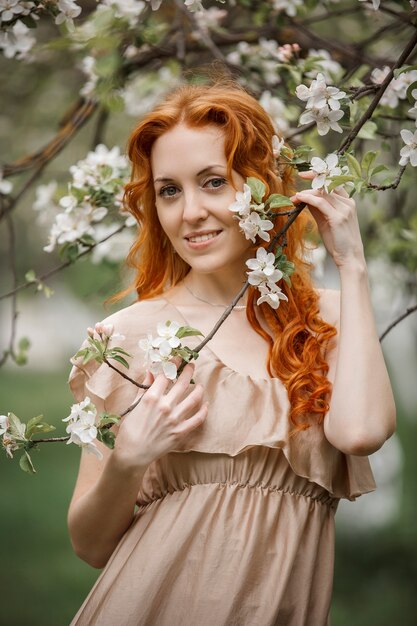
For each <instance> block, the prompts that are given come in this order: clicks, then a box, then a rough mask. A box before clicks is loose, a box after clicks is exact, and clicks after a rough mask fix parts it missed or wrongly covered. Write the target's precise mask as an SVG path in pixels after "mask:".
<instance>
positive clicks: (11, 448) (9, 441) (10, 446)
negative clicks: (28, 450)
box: [2, 432, 19, 459]
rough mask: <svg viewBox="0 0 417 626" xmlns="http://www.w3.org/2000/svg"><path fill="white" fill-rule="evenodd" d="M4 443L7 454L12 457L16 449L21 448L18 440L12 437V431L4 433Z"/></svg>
mask: <svg viewBox="0 0 417 626" xmlns="http://www.w3.org/2000/svg"><path fill="white" fill-rule="evenodd" d="M2 444H3V447H4V449H5V451H6V454H7V456H8V457H9V458H10V459H12V458H13V452H15V451H16V450H18V449H19V446H18V444H17V441H16V439H15V438H14V437H12V435H11V434H10V433H7V432H6V433H4V435H3V439H2Z"/></svg>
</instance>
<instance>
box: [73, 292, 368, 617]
mask: <svg viewBox="0 0 417 626" xmlns="http://www.w3.org/2000/svg"><path fill="white" fill-rule="evenodd" d="M168 319H170V320H175V321H178V322H180V323H183V324H184V323H186V321H185V320H184V319H183V318H182V316H181V314H180V313H179V311H178V309H176V308H175V307H174V306H173V305H172V304H171V303H170V302H168V301H167V300H165V299H163V298H160V299H158V300H153V301H143V302H138V303H136V304H133V305H132V306H130V307H128V308H126V309H123V310H122V311H120V312H118V313H116V314H115V315H112V316H111V317H110V318H108V319H107V320H106V322H112V323H114V325H115V330H116V332H120V333H122V334H123V335H125V336H126V340H125V341H123V342H122V341H120V342H118V343H119V345H123V347H125V348H126V349H127V350H128V351H129V352H131V353H132V354H133V355H134V359H133V362H132V365H131V368H130V375H132V376H133V377H135V376H136V377H138V380H141V378H140V377H141V376H143V371H144V368H143V352H142V351H141V350H140V349H139V348H138V345H137V343H138V341H139V339H141V338H143V337H144V336H146V333H147V332H151V333H154V334H156V333H155V329H156V324H157V322H159V321H162V322H165V321H166V320H168ZM192 342H193V339H191V338H190V340H189V342H188V345H192ZM194 378H195V380H197V381H198V382H200V383H202V384H203V385H204V387H205V389H206V393H207V397H208V398H209V399H210V406H209V414H208V417H207V419H206V421H205V423H204V424H203V425H202V426H201V427H198V428H197V429H195V430H194V431H193V432H192V433H191V434H190V435H189V436H188V438H187V441H186V442H185V443H184V445H181V447H180V448H178V450H176V451H174V452H171V453H169V454H167V455H166V456H164V457H162V458H160V459H159V460H157V461H156V462H153V463H152V464H151V465H150V466H149V467H148V469H147V472H146V474H145V476H144V479H143V483H142V485H141V487H140V490H139V493H138V498H137V505H138V509H137V513H136V515H135V519H134V521H133V523H132V525H131V527H130V528H129V529H128V531H127V532H126V533H125V535H124V536H123V538H122V539H121V541H120V543H119V545H118V546H117V548H116V549H115V551H114V553H113V555H112V556H111V558H110V559H109V561H108V563H107V565H106V567H105V568H104V570H103V571H102V573H101V575H100V576H99V578H98V580H97V582H96V584H95V585H94V587H93V589H92V590H91V592H90V594H89V595H88V597H87V598H86V600H85V602H84V603H83V605H82V606H81V608H80V610H79V611H78V613H77V615H76V616H75V618H74V620H73V621H72V623H71V624H72V626H115V625H117V626H278V625H283V626H325V625H326V624H329V621H328V615H329V607H330V600H331V592H332V582H333V559H334V514H335V511H336V508H337V504H338V501H339V499H340V498H349V499H354V498H355V497H356V496H359V495H360V494H362V493H366V492H369V491H372V490H373V489H374V488H375V484H374V481H373V477H372V473H371V470H370V466H369V462H368V459H367V458H366V457H352V456H346V455H344V454H343V453H341V452H339V451H338V450H336V449H335V448H334V447H333V446H332V445H331V444H330V443H329V442H328V441H327V440H326V439H325V437H324V434H323V429H322V427H319V426H316V427H312V428H310V429H309V430H306V431H304V432H301V433H299V434H298V435H296V436H295V437H291V438H289V430H290V426H289V420H288V398H287V393H286V390H285V388H284V386H283V385H282V383H281V382H280V381H279V380H278V379H270V380H265V379H253V378H251V377H249V376H245V375H242V374H239V373H237V372H235V371H234V370H232V369H230V368H229V367H228V366H226V365H225V364H224V363H222V362H221V361H220V360H219V358H218V357H216V355H215V354H214V353H213V352H212V351H211V350H210V349H209V347H208V346H207V347H206V348H204V349H203V350H202V352H201V355H200V357H199V359H198V361H197V362H196V370H195V375H194ZM70 385H71V388H72V391H73V393H74V395H75V398H76V400H77V401H80V400H81V399H83V398H84V396H85V395H89V396H90V398H91V399H92V401H93V402H95V403H96V405H97V408H98V409H99V410H103V409H104V408H105V409H106V410H107V411H111V412H122V411H123V410H124V409H125V408H126V407H127V406H129V404H130V402H131V401H132V400H133V399H134V397H135V396H136V393H137V390H136V389H135V388H134V387H133V385H131V384H130V383H128V382H126V381H124V380H123V379H122V378H121V377H120V376H119V375H117V374H115V373H114V372H112V371H111V370H110V369H109V368H108V367H107V366H106V365H102V366H98V365H97V364H96V363H90V364H88V365H87V366H85V367H84V368H83V369H82V370H81V369H79V368H77V367H74V368H73V371H72V373H71V377H70ZM97 532H99V529H97Z"/></svg>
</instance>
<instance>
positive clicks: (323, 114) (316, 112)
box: [300, 106, 343, 136]
mask: <svg viewBox="0 0 417 626" xmlns="http://www.w3.org/2000/svg"><path fill="white" fill-rule="evenodd" d="M342 117H343V111H340V110H338V111H331V110H330V109H329V107H327V106H326V107H323V108H322V109H311V110H310V109H309V110H307V111H304V113H302V115H301V116H300V124H309V123H310V122H315V123H316V124H317V132H318V134H319V135H320V136H323V135H327V133H328V132H329V130H330V129H332V130H335V131H336V132H338V133H342V132H343V130H342V129H341V127H340V126H339V124H338V123H337V122H338V120H340V119H341V118H342Z"/></svg>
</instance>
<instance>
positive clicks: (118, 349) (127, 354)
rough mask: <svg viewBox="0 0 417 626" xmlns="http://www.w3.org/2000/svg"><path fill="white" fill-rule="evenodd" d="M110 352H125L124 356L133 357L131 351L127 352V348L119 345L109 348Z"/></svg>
mask: <svg viewBox="0 0 417 626" xmlns="http://www.w3.org/2000/svg"><path fill="white" fill-rule="evenodd" d="M110 352H115V353H116V354H123V355H124V356H128V357H129V358H132V355H131V354H129V352H126V350H123V348H120V347H119V346H116V347H115V348H110V350H108V351H107V353H108V354H109V353H110Z"/></svg>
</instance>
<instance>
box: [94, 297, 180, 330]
mask: <svg viewBox="0 0 417 626" xmlns="http://www.w3.org/2000/svg"><path fill="white" fill-rule="evenodd" d="M168 309H169V302H168V301H167V300H166V299H165V298H163V297H162V296H158V297H156V298H152V299H147V300H138V301H137V302H133V303H132V304H130V305H128V306H126V307H124V308H122V309H119V310H118V311H116V312H115V313H112V314H111V315H109V316H108V317H106V318H105V319H104V320H102V323H103V324H112V325H113V326H114V331H115V332H118V333H121V334H134V335H142V334H144V333H148V332H152V330H154V328H155V325H156V324H157V323H158V322H160V321H165V318H166V316H167V314H168ZM167 319H168V318H167Z"/></svg>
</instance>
